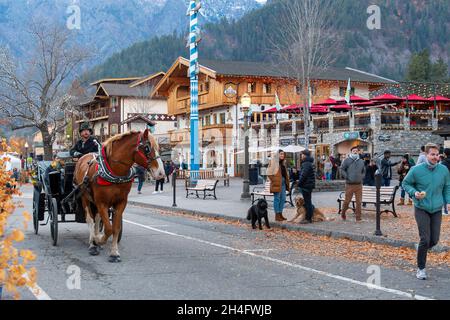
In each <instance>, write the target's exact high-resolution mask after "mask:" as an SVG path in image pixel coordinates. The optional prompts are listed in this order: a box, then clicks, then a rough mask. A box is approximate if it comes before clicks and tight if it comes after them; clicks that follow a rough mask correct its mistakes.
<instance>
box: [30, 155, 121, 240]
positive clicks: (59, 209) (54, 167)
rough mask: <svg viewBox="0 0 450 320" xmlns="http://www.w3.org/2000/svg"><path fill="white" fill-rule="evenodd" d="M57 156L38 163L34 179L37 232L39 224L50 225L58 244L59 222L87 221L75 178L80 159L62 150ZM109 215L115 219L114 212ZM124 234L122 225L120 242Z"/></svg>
mask: <svg viewBox="0 0 450 320" xmlns="http://www.w3.org/2000/svg"><path fill="white" fill-rule="evenodd" d="M57 158H58V159H59V161H58V162H55V161H53V162H52V161H40V162H38V163H37V166H36V168H35V174H34V182H33V185H34V192H33V226H34V232H35V233H36V234H38V232H39V225H41V226H45V225H47V224H50V234H51V237H52V243H53V245H54V246H56V245H57V243H58V224H59V223H86V216H85V212H84V210H83V207H82V204H81V194H80V190H79V187H78V186H76V185H74V181H73V180H74V179H73V177H74V171H75V166H76V162H74V161H73V159H72V157H71V156H70V154H69V153H67V152H63V153H59V154H58V156H57ZM45 212H47V213H48V214H47V217H45ZM109 215H110V219H112V218H113V215H114V211H113V210H109ZM44 221H45V222H44ZM42 222H43V223H42ZM41 223H42V224H41ZM101 229H102V224H101ZM121 237H122V228H121V231H120V234H119V241H120V239H121Z"/></svg>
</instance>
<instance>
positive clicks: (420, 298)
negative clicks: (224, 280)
mask: <svg viewBox="0 0 450 320" xmlns="http://www.w3.org/2000/svg"><path fill="white" fill-rule="evenodd" d="M123 221H124V222H126V223H129V224H132V225H135V226H138V227H142V228H145V229H148V230H152V231H156V232H160V233H164V234H167V235H171V236H174V237H179V238H183V239H187V240H192V241H196V242H200V243H204V244H208V245H211V246H214V247H218V248H222V249H225V250H230V251H235V252H239V253H242V254H246V255H249V256H252V257H256V258H261V259H264V260H267V261H271V262H274V263H277V264H282V265H285V266H289V267H293V268H296V269H300V270H304V271H308V272H312V273H316V274H320V275H323V276H326V277H329V278H333V279H337V280H341V281H345V282H349V283H352V284H357V285H360V286H363V287H366V288H368V289H369V286H370V289H373V290H379V291H383V292H387V293H392V294H395V295H398V296H402V297H407V298H410V299H416V300H434V299H432V298H429V297H425V296H421V295H415V294H411V293H408V292H404V291H401V290H397V289H391V288H386V287H382V286H378V285H374V284H368V283H366V282H362V281H358V280H354V279H350V278H347V277H343V276H339V275H335V274H332V273H329V272H325V271H320V270H316V269H313V268H309V267H305V266H302V265H299V264H296V263H291V262H287V261H284V260H280V259H276V258H271V257H268V256H263V255H260V254H256V253H253V252H249V251H246V250H241V249H237V248H233V247H229V246H226V245H223V244H219V243H214V242H210V241H206V240H202V239H198V238H194V237H190V236H186V235H182V234H178V233H175V232H170V231H165V230H160V229H157V228H153V227H149V226H146V225H143V224H140V223H137V222H133V221H129V220H125V219H124V220H123Z"/></svg>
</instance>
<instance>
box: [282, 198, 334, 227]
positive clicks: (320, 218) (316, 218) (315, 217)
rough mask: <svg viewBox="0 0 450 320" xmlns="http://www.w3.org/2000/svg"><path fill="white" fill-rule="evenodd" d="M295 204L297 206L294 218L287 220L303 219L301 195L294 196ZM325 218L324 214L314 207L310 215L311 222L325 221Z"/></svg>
mask: <svg viewBox="0 0 450 320" xmlns="http://www.w3.org/2000/svg"><path fill="white" fill-rule="evenodd" d="M295 206H296V208H297V214H296V216H295V217H294V219H292V220H290V221H289V222H300V221H302V220H304V219H305V216H306V209H305V200H304V199H303V198H302V197H297V198H295ZM325 220H326V218H325V216H324V214H323V213H322V212H321V211H320V210H319V209H317V208H314V214H313V217H312V221H313V222H320V221H325Z"/></svg>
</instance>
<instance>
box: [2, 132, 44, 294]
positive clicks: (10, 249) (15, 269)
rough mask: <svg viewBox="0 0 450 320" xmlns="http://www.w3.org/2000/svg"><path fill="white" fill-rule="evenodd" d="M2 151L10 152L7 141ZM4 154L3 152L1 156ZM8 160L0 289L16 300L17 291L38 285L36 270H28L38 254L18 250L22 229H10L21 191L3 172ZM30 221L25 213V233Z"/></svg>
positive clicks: (23, 236)
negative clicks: (15, 187) (20, 288)
mask: <svg viewBox="0 0 450 320" xmlns="http://www.w3.org/2000/svg"><path fill="white" fill-rule="evenodd" d="M0 150H4V151H7V152H8V151H10V149H9V147H8V146H7V144H6V141H5V140H3V141H2V142H1V147H0ZM2 153H3V151H0V155H1V154H2ZM5 161H6V159H4V160H2V159H0V286H3V288H4V289H5V291H8V292H10V293H12V294H13V296H14V298H15V299H19V298H20V295H19V293H18V291H17V288H19V287H24V286H30V287H33V286H34V285H35V283H36V275H37V271H36V269H35V268H29V269H27V265H28V263H29V262H30V261H34V260H35V259H36V255H35V254H34V253H33V252H32V251H31V250H18V249H16V248H15V247H14V243H18V242H22V241H24V239H25V235H24V233H23V231H22V230H19V229H13V230H12V231H8V230H7V225H8V218H9V217H10V216H11V214H12V213H13V212H14V210H15V209H16V205H15V204H14V202H13V199H12V196H13V195H14V194H20V192H19V191H18V190H17V189H12V188H11V187H10V186H14V185H15V184H16V183H15V181H13V180H12V179H11V173H10V172H6V171H5V170H4V168H5ZM8 186H9V187H8ZM31 219H32V217H31V215H30V214H29V213H27V212H24V213H23V230H26V229H27V223H28V222H29V221H30V220H31Z"/></svg>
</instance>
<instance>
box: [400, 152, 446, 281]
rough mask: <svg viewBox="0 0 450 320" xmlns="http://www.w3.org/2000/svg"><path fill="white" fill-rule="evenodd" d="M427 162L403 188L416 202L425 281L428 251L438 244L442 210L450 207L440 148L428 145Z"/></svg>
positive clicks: (419, 273) (419, 254)
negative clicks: (440, 160)
mask: <svg viewBox="0 0 450 320" xmlns="http://www.w3.org/2000/svg"><path fill="white" fill-rule="evenodd" d="M425 152H426V157H427V159H426V161H425V162H424V163H421V164H419V165H416V166H415V167H413V168H412V169H411V170H410V171H409V173H408V175H407V176H406V177H405V179H404V180H403V184H402V186H403V188H404V189H405V190H406V192H407V193H408V194H409V195H410V197H411V198H412V199H414V207H415V208H414V211H415V212H414V214H415V218H416V222H417V226H418V229H419V236H420V242H419V247H418V250H417V266H418V270H417V278H418V279H421V280H425V279H426V278H427V274H426V271H425V266H426V262H427V253H428V250H429V249H431V248H433V247H434V246H435V245H436V244H437V243H438V242H439V236H440V232H441V223H442V207H443V206H448V207H449V204H450V173H449V171H448V169H447V168H446V167H445V166H444V165H442V164H439V147H438V146H437V145H435V144H431V143H430V144H427V145H426V147H425Z"/></svg>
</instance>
